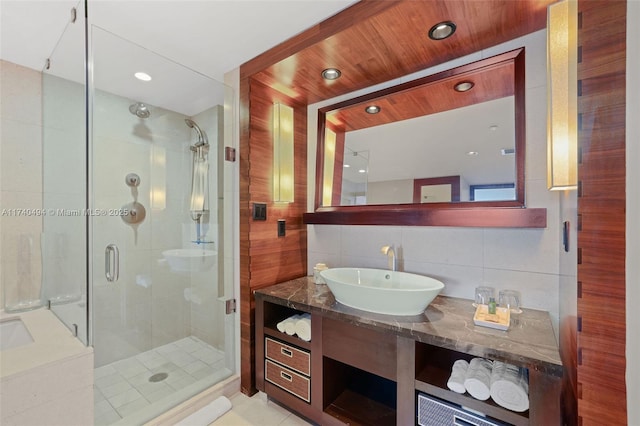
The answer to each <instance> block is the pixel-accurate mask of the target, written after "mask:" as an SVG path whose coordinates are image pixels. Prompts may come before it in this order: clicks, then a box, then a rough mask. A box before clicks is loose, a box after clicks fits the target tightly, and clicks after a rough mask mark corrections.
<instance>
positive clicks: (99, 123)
mask: <svg viewBox="0 0 640 426" xmlns="http://www.w3.org/2000/svg"><path fill="white" fill-rule="evenodd" d="M90 40H91V44H90V47H91V59H90V62H91V63H92V70H93V72H92V79H90V91H89V93H90V97H91V102H90V110H91V111H92V113H91V116H92V120H91V123H92V129H91V132H90V147H91V153H90V158H91V162H90V175H89V185H90V192H91V194H90V207H91V212H92V215H91V227H90V233H91V235H90V238H89V241H91V252H92V265H93V267H92V271H91V280H90V282H91V288H92V297H91V307H92V327H91V331H92V334H91V341H92V343H93V346H94V354H95V366H96V368H97V369H96V377H99V378H103V377H106V378H105V379H97V380H96V387H95V392H96V394H97V395H98V400H99V398H100V397H103V398H104V399H105V400H108V401H109V404H107V403H102V402H101V404H102V405H104V407H102V408H104V409H105V411H102V410H101V413H102V414H103V415H105V416H106V415H107V414H105V413H107V412H108V413H109V416H111V417H109V419H110V420H113V421H119V420H120V419H125V421H126V422H128V423H132V424H139V423H144V422H145V421H147V420H149V419H151V418H153V417H155V416H157V415H158V414H159V413H162V412H164V411H166V410H167V409H169V408H171V407H172V406H175V405H176V404H178V403H180V402H182V401H183V400H185V399H187V398H189V397H191V396H193V395H194V394H196V393H198V392H200V391H202V390H204V389H206V388H208V387H210V386H212V385H213V384H215V383H216V382H218V381H220V380H222V379H224V378H226V377H228V376H230V375H231V374H232V372H233V371H234V370H235V365H234V362H233V360H234V357H233V349H234V345H233V338H234V335H235V333H234V328H233V327H230V326H229V324H230V319H229V318H233V315H226V314H225V309H224V308H225V299H226V298H230V297H233V291H232V276H231V275H228V276H225V268H224V258H225V246H224V244H223V229H224V227H223V223H224V222H223V219H224V214H222V211H223V208H224V204H223V201H224V192H225V191H224V186H223V185H224V179H223V175H224V174H223V163H222V153H223V149H224V139H225V137H226V135H225V127H226V126H225V125H224V123H225V120H226V118H225V114H226V111H227V108H225V106H226V105H227V106H228V105H229V102H230V99H232V98H231V95H232V93H231V89H229V88H227V87H226V86H224V85H223V84H222V83H220V82H217V81H215V80H212V79H210V78H208V77H206V76H203V75H201V74H199V73H197V72H195V71H193V70H190V69H188V68H186V67H184V66H182V65H180V64H177V63H175V62H173V61H171V60H169V59H167V58H164V57H162V56H160V55H158V54H156V53H154V52H151V51H149V50H146V49H144V48H142V47H140V46H138V45H136V44H134V43H131V42H129V41H128V40H124V39H122V38H120V37H118V36H117V35H115V34H112V33H110V32H108V31H106V30H104V29H102V28H100V27H97V26H90ZM138 72H144V73H146V74H148V75H149V76H150V80H149V79H147V80H148V81H143V80H138V79H137V78H136V77H135V76H134V75H135V74H136V73H138ZM231 109H232V108H231ZM185 120H191V121H192V122H194V123H196V125H197V128H198V130H199V131H200V132H201V133H204V134H206V136H207V139H208V144H209V145H208V149H207V151H208V153H207V154H206V155H207V158H208V172H209V173H208V185H207V186H208V194H207V196H208V197H209V202H208V206H209V211H208V212H205V213H204V214H203V216H202V217H201V219H200V226H199V228H200V232H198V231H197V228H198V227H197V223H196V222H195V221H194V220H193V219H192V217H191V214H190V213H191V212H190V204H191V203H190V201H191V200H190V196H191V184H192V172H193V171H192V166H193V155H194V151H193V150H192V149H191V148H192V147H194V146H195V145H196V144H197V143H198V141H199V140H201V137H200V136H199V134H198V132H197V131H196V129H195V126H190V125H188V123H187V121H185ZM230 242H231V241H228V243H230ZM225 282H228V283H229V284H228V285H225ZM225 324H226V325H227V326H226V327H225ZM114 383H118V386H119V387H120V388H122V390H123V392H124V393H123V395H122V397H120V396H118V395H114V394H113V392H115V390H114ZM132 395H133V397H135V404H134V403H133V402H132V403H131V405H129V404H127V405H126V406H120V405H118V403H117V402H118V401H120V400H121V399H123V398H124V399H129V398H131V397H132ZM113 401H116V402H114V403H112V402H113ZM104 421H105V419H104V418H103V419H96V422H104Z"/></svg>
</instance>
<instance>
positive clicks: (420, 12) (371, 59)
mask: <svg viewBox="0 0 640 426" xmlns="http://www.w3.org/2000/svg"><path fill="white" fill-rule="evenodd" d="M553 2H555V0H517V1H516V0H385V1H381V0H377V1H376V0H361V1H360V2H359V3H356V4H355V5H353V6H351V7H349V8H347V9H345V10H344V11H342V12H340V13H339V14H338V15H335V16H333V17H332V18H329V19H328V20H326V21H324V22H321V23H319V24H318V25H316V26H314V27H312V28H310V29H308V30H307V31H305V32H303V33H301V34H299V35H297V36H296V37H293V38H292V39H290V40H287V41H286V42H284V43H282V44H281V45H279V46H276V47H274V48H273V49H271V50H269V51H267V52H265V53H263V54H262V55H260V56H258V57H256V58H254V59H253V60H251V61H249V62H247V63H246V64H243V65H242V67H241V70H240V73H241V77H252V78H255V79H256V80H258V81H260V82H262V83H264V84H265V85H267V86H269V87H272V88H274V89H276V90H278V91H280V92H282V93H283V94H285V95H287V96H290V97H292V98H294V99H296V100H298V101H300V102H303V103H306V104H311V103H315V102H319V101H322V100H325V99H330V98H332V97H335V96H339V95H342V94H345V93H348V92H351V91H354V90H358V89H362V88H365V87H368V86H371V85H374V84H378V83H382V82H385V81H388V80H392V79H394V78H398V77H401V76H404V75H407V74H410V73H413V72H416V71H419V70H422V69H425V68H428V67H432V66H435V65H437V64H440V63H443V62H447V61H450V60H452V59H454V58H458V57H461V56H465V55H468V54H471V53H474V52H478V51H480V50H482V49H486V48H488V47H491V46H495V45H497V44H500V43H502V42H505V41H508V40H511V39H513V38H517V37H520V36H523V35H525V34H528V33H531V32H534V31H537V30H540V29H543V28H544V27H545V26H546V14H547V6H548V5H549V4H550V3H553ZM442 21H452V22H454V23H455V24H456V26H457V29H456V32H455V34H454V35H453V36H451V37H450V38H448V39H446V40H441V41H434V40H431V39H430V38H429V37H428V36H427V33H428V31H429V29H430V28H431V27H432V26H433V25H435V24H436V23H439V22H442ZM330 67H335V68H338V69H340V70H341V72H342V76H341V77H340V78H339V79H337V80H334V81H326V80H323V79H322V77H321V75H320V74H321V72H322V70H324V69H326V68H330Z"/></svg>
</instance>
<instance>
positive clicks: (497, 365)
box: [491, 361, 529, 412]
mask: <svg viewBox="0 0 640 426" xmlns="http://www.w3.org/2000/svg"><path fill="white" fill-rule="evenodd" d="M527 376H528V374H527V370H526V369H525V368H521V367H516V366H515V365H511V364H507V363H504V362H500V361H494V362H493V370H492V372H491V398H493V400H494V401H495V402H496V404H498V405H500V406H502V407H504V408H506V409H509V410H512V411H517V412H523V411H527V410H528V409H529V395H528V394H529V380H528V378H527Z"/></svg>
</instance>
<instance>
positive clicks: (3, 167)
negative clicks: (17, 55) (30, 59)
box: [0, 61, 42, 309]
mask: <svg viewBox="0 0 640 426" xmlns="http://www.w3.org/2000/svg"><path fill="white" fill-rule="evenodd" d="M0 93H2V102H1V106H0V128H1V130H0V200H1V205H0V208H1V209H9V210H10V209H34V210H39V209H41V208H42V166H41V164H42V127H41V126H42V106H41V103H40V98H41V94H42V83H41V80H40V73H38V72H37V71H34V70H30V69H28V68H24V67H22V66H19V65H16V64H13V63H10V62H6V61H0ZM5 213H6V212H5ZM41 233H42V217H41V216H25V215H19V216H12V215H11V214H10V213H6V214H3V215H2V216H1V217H0V235H2V238H1V239H0V271H1V272H0V309H1V308H4V306H5V302H7V304H9V305H13V304H15V303H17V302H20V301H27V300H35V301H36V303H37V300H39V298H40V293H41V285H40V277H41V270H42V264H41V261H40V258H41V255H42V253H41V249H40V239H41ZM18 259H20V262H18Z"/></svg>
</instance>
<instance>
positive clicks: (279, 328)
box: [276, 318, 289, 333]
mask: <svg viewBox="0 0 640 426" xmlns="http://www.w3.org/2000/svg"><path fill="white" fill-rule="evenodd" d="M288 319H289V318H285V319H283V320H282V321H280V322H279V323H277V324H276V328H277V329H278V331H279V332H280V333H284V326H285V325H286V323H287V320H288Z"/></svg>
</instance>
